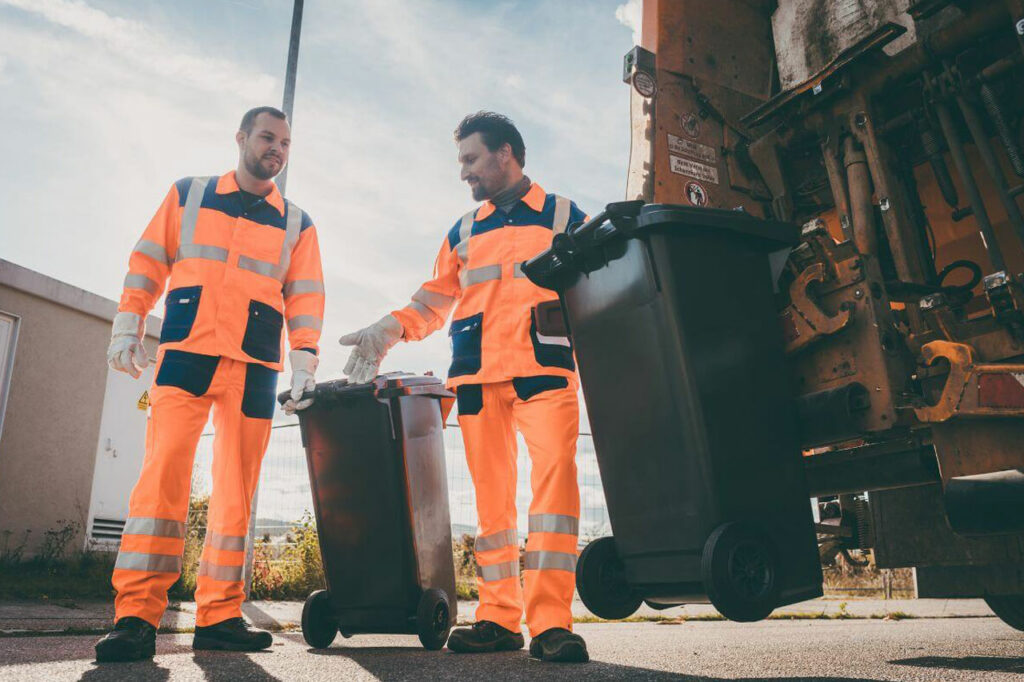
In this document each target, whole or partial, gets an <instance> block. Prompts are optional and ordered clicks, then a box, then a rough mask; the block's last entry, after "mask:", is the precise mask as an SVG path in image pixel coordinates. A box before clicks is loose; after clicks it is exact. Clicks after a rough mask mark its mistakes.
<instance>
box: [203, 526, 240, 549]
mask: <svg viewBox="0 0 1024 682" xmlns="http://www.w3.org/2000/svg"><path fill="white" fill-rule="evenodd" d="M204 544H206V545H208V546H210V547H213V548H214V549H223V550H226V551H228V552H241V551H242V550H244V549H245V536H244V535H222V534H220V533H214V532H213V531H212V530H209V529H207V530H206V542H205V543H204Z"/></svg>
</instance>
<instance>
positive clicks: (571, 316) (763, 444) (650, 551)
mask: <svg viewBox="0 0 1024 682" xmlns="http://www.w3.org/2000/svg"><path fill="white" fill-rule="evenodd" d="M624 203H625V202H624ZM614 206H615V205H611V206H609V212H612V209H613V207H614ZM633 208H634V209H636V208H639V207H637V206H634V207H633ZM632 212H633V213H634V214H635V213H636V211H635V210H633V211H632ZM602 215H603V214H602ZM601 222H602V218H601V217H598V218H597V219H595V220H594V221H591V223H589V224H588V225H586V226H584V227H583V228H582V229H578V230H576V231H575V232H572V233H570V235H569V236H568V238H567V239H565V240H563V241H562V243H560V244H558V243H556V248H553V249H552V251H549V252H546V253H545V254H542V255H541V256H539V257H538V258H536V259H534V261H531V263H529V264H527V266H526V267H525V268H524V269H525V270H527V273H528V275H529V276H530V278H531V279H533V281H535V282H536V283H538V284H541V285H542V286H544V285H548V286H551V288H555V289H556V290H558V291H559V294H560V298H561V301H562V305H563V312H564V313H565V316H566V321H567V324H568V327H569V330H570V333H571V334H572V338H573V345H574V347H575V349H576V356H577V361H578V364H579V371H580V378H581V382H582V387H583V393H584V396H585V397H586V403H587V409H588V412H589V416H590V424H591V429H592V432H593V438H594V446H595V449H596V452H597V460H598V465H599V467H600V471H601V479H602V482H603V485H604V491H605V497H606V499H607V503H608V513H609V517H610V521H611V526H612V530H613V534H614V548H615V550H616V551H617V554H618V557H619V559H620V560H621V565H622V569H623V570H624V577H625V580H626V581H627V582H628V585H629V588H630V591H631V594H632V595H633V596H634V597H635V598H636V605H637V606H638V605H639V599H644V600H646V601H648V602H649V603H652V604H654V605H656V604H664V605H667V604H677V603H687V602H695V601H706V600H707V598H708V596H709V594H708V593H709V586H708V579H709V576H708V572H709V571H715V570H718V569H717V568H716V567H715V566H709V565H704V564H707V563H708V562H709V561H711V559H709V554H708V548H707V545H708V543H709V538H710V537H711V536H712V535H713V534H714V532H715V531H716V529H719V528H722V527H723V526H724V525H727V524H730V523H732V524H736V523H738V524H741V525H742V526H743V527H744V528H746V529H748V530H751V529H753V532H754V533H755V534H757V533H759V534H761V537H762V539H763V540H766V543H764V546H765V547H767V548H768V550H766V551H770V552H771V554H772V555H773V557H774V559H775V561H776V562H777V571H776V574H775V576H774V578H773V580H774V585H773V586H772V589H771V594H770V595H769V596H768V598H769V600H770V601H771V602H774V605H770V608H767V610H766V611H762V613H760V614H755V615H754V616H750V614H749V613H748V614H746V615H747V616H748V617H744V614H743V613H739V615H738V616H737V615H735V612H734V613H733V614H729V613H727V614H726V615H729V617H735V619H736V620H756V619H757V618H758V617H764V616H766V615H767V612H770V610H771V608H774V606H780V605H784V604H789V603H793V602H796V601H800V600H803V599H808V598H812V597H815V596H820V595H821V568H820V564H819V560H818V552H817V542H816V537H815V533H814V528H813V518H812V512H811V505H810V500H809V497H808V493H807V486H806V481H805V477H804V471H803V463H802V460H801V452H800V446H799V441H798V436H797V424H796V419H795V417H796V412H795V405H794V401H793V396H792V393H791V390H790V386H789V381H790V378H789V375H788V373H787V370H786V364H785V356H784V352H783V340H782V336H781V332H780V330H779V326H778V322H777V317H776V312H775V303H774V300H773V290H772V281H771V274H770V266H769V253H771V252H774V251H779V250H780V249H786V248H788V247H790V246H792V245H793V244H794V243H795V242H796V238H797V235H798V232H797V228H796V227H795V226H792V225H788V224H785V223H774V222H768V221H763V220H759V219H756V218H753V217H751V216H749V215H747V214H744V213H739V212H734V211H721V210H710V209H695V208H691V207H682V206H670V205H647V206H644V207H643V208H642V210H640V211H639V214H638V215H635V217H628V216H627V217H626V218H619V219H616V220H615V224H613V223H605V224H603V225H602V224H601ZM595 226H596V227H595ZM716 539H718V540H720V539H721V538H716ZM584 554H585V555H586V551H585V553H584ZM586 559H587V557H586V556H582V557H581V562H580V564H581V565H580V569H581V571H582V570H583V568H584V567H583V565H582V564H583V563H585V560H586ZM578 575H579V577H580V578H584V576H583V574H582V573H580V574H578ZM604 579H605V580H607V576H605V578H604ZM578 582H580V581H578ZM585 582H586V580H583V581H582V582H580V593H581V595H583V596H584V601H591V602H595V601H599V600H596V599H594V598H593V597H594V595H593V594H591V595H590V596H591V597H592V599H590V600H588V599H587V595H586V594H585V590H587V589H589V590H590V592H593V591H594V589H596V588H594V587H592V586H588V585H586V584H584V583H585ZM711 601H712V602H715V598H714V596H713V595H712V599H711ZM716 606H719V610H723V609H722V607H721V605H719V604H718V603H716ZM627 610H628V609H627ZM727 610H728V609H725V610H723V612H726V611H727ZM741 611H742V610H741ZM755 611H757V609H755ZM599 615H601V614H599Z"/></svg>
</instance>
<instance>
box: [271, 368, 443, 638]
mask: <svg viewBox="0 0 1024 682" xmlns="http://www.w3.org/2000/svg"><path fill="white" fill-rule="evenodd" d="M314 395H315V402H314V403H313V405H311V406H310V407H309V408H307V409H305V410H302V411H301V412H299V413H298V415H299V427H300V429H301V431H302V445H303V447H304V448H305V450H306V462H307V464H308V465H309V482H310V487H311V488H312V491H313V507H314V512H315V516H316V527H317V532H318V533H319V538H320V556H321V558H322V560H323V567H324V576H325V577H326V579H327V589H326V590H317V591H315V592H313V593H312V594H311V595H309V598H308V599H306V604H305V607H304V608H303V610H302V635H303V637H304V638H305V640H306V643H307V644H309V645H310V646H312V647H314V648H318V649H321V648H325V647H327V646H330V644H331V643H332V642H333V641H334V639H335V637H336V635H337V634H338V632H341V634H342V635H344V636H345V637H350V636H352V635H354V634H360V633H395V634H415V635H419V638H420V642H421V643H422V644H423V646H424V647H426V648H427V649H440V648H441V647H443V646H444V644H445V642H446V641H447V640H448V633H449V632H450V631H451V626H452V625H453V624H454V623H455V618H456V597H455V566H454V561H453V559H452V536H451V522H450V519H449V513H448V481H447V477H446V476H445V459H444V445H443V443H442V439H441V430H442V425H443V424H442V419H441V414H442V409H441V406H440V405H441V402H442V401H444V400H450V399H452V398H453V394H452V393H450V392H448V391H446V390H445V389H444V385H443V384H442V382H441V381H440V380H439V379H437V378H435V377H431V376H415V375H408V374H405V375H401V374H398V375H396V374H389V375H385V376H381V377H378V378H377V379H375V380H374V381H372V382H370V383H367V384H353V385H350V384H349V383H348V381H347V380H345V379H342V380H338V381H328V382H325V383H320V384H317V386H316V389H315V392H314ZM287 398H288V394H287V393H282V394H281V395H280V396H279V397H278V399H279V400H280V401H281V402H282V403H283V402H284V401H285V400H286V399H287Z"/></svg>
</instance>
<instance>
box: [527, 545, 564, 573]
mask: <svg viewBox="0 0 1024 682" xmlns="http://www.w3.org/2000/svg"><path fill="white" fill-rule="evenodd" d="M523 566H524V568H525V569H526V570H527V571H575V570H576V555H575V554H569V553H568V552H549V551H547V550H541V551H539V552H527V553H526V555H525V557H524V558H523Z"/></svg>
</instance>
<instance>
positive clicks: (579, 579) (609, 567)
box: [576, 537, 643, 620]
mask: <svg viewBox="0 0 1024 682" xmlns="http://www.w3.org/2000/svg"><path fill="white" fill-rule="evenodd" d="M576 589H577V591H578V592H579V593H580V599H582V600H583V605H584V606H586V607H587V608H588V609H590V612H591V613H593V614H594V615H595V616H597V617H598V618H604V619H605V620H622V619H623V618H628V617H630V616H632V615H633V614H634V613H636V610H637V609H638V608H640V604H641V603H642V602H643V600H642V599H641V598H640V597H638V596H637V595H635V594H634V593H633V588H631V587H630V586H629V583H628V582H627V581H626V567H625V566H624V565H623V564H622V559H620V558H619V552H618V550H617V549H616V548H615V538H612V537H603V538H598V539H597V540H594V541H593V542H591V543H590V544H589V545H587V546H586V547H584V548H583V551H582V552H581V553H580V558H579V560H578V561H577V562H576Z"/></svg>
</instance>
